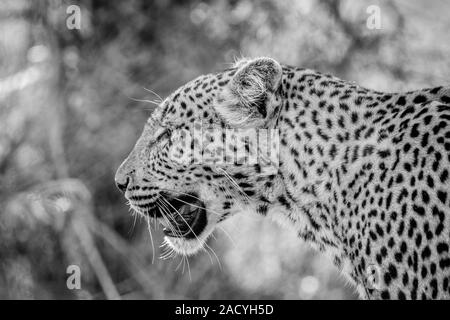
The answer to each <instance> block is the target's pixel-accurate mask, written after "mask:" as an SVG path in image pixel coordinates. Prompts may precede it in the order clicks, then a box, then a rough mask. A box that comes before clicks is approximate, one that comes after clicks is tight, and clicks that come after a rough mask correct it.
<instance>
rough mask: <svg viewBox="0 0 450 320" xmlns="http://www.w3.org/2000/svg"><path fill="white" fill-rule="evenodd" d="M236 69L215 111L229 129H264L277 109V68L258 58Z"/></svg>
mask: <svg viewBox="0 0 450 320" xmlns="http://www.w3.org/2000/svg"><path fill="white" fill-rule="evenodd" d="M237 68H238V70H237V71H236V73H235V74H234V76H233V78H232V79H231V80H230V81H229V83H228V84H227V85H226V86H225V87H224V89H223V90H222V92H221V93H220V94H219V96H218V99H217V101H216V104H215V108H216V110H217V112H218V113H219V114H220V115H221V116H222V117H223V118H224V120H225V122H227V123H229V124H230V125H232V126H233V127H246V128H261V127H266V126H267V125H268V123H270V120H271V119H272V118H274V117H275V115H276V114H278V112H277V111H278V110H279V109H278V108H280V107H281V106H280V104H281V96H280V93H279V90H278V89H279V87H280V85H281V77H282V73H283V71H282V68H281V65H280V64H279V63H278V62H277V61H275V60H274V59H271V58H265V57H262V58H256V59H252V60H244V61H242V62H239V63H238V65H237Z"/></svg>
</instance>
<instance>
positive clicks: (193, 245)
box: [164, 228, 213, 256]
mask: <svg viewBox="0 0 450 320" xmlns="http://www.w3.org/2000/svg"><path fill="white" fill-rule="evenodd" d="M212 232H213V229H212V228H211V229H209V228H205V230H203V232H202V233H200V234H197V236H196V237H195V238H191V239H189V238H183V237H172V236H167V235H166V236H165V237H164V242H165V244H166V245H168V246H169V247H170V248H171V249H172V250H173V251H174V252H175V253H177V254H179V255H184V256H190V255H194V254H196V253H197V252H199V251H200V250H202V249H203V247H204V245H205V243H206V241H207V239H208V237H209V236H210V235H211V234H212Z"/></svg>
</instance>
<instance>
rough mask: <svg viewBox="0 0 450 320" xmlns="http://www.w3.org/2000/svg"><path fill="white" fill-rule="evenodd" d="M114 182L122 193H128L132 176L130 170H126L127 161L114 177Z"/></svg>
mask: <svg viewBox="0 0 450 320" xmlns="http://www.w3.org/2000/svg"><path fill="white" fill-rule="evenodd" d="M114 182H115V183H116V186H117V188H118V189H119V190H120V191H122V192H125V191H127V188H128V186H129V185H130V183H131V176H130V173H129V170H127V168H126V163H125V161H124V163H122V164H121V166H120V167H119V169H117V172H116V175H115V177H114Z"/></svg>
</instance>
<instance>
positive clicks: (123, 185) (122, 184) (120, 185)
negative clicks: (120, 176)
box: [115, 176, 131, 192]
mask: <svg viewBox="0 0 450 320" xmlns="http://www.w3.org/2000/svg"><path fill="white" fill-rule="evenodd" d="M130 180H131V179H130V177H128V176H126V178H125V180H123V181H119V180H117V178H116V180H115V182H116V186H117V188H118V189H119V190H120V191H122V192H125V191H127V188H128V185H129V184H130Z"/></svg>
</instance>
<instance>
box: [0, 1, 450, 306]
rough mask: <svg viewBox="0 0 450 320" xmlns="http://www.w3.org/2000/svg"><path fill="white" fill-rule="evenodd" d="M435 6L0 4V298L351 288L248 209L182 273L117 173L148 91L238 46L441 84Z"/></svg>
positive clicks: (391, 87) (387, 84) (226, 61)
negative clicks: (77, 275) (75, 282)
mask: <svg viewBox="0 0 450 320" xmlns="http://www.w3.org/2000/svg"><path fill="white" fill-rule="evenodd" d="M448 12H450V2H448V1H445V0H431V1H420V0H401V1H400V0H398V1H387V0H386V1H376V0H370V1H361V0H353V1H325V0H322V1H321V0H297V1H293V0H291V1H276V2H275V1H266V0H263V1H257V0H254V1H251V0H243V1H234V0H224V1H219V0H217V1H197V0H196V1H190V2H187V1H181V0H154V1H148V0H130V1H107V0H78V1H77V0H71V1H62V0H52V1H50V0H48V1H45V0H37V1H31V0H29V1H27V0H1V1H0V298H1V299H105V298H112V299H114V298H121V299H243V298H248V299H258V298H264V299H355V298H356V297H357V296H356V295H355V293H354V290H353V289H352V288H350V287H349V286H348V285H347V284H346V283H345V281H344V280H343V279H342V278H341V277H340V276H339V275H338V273H337V272H336V271H335V270H334V267H333V266H332V265H331V263H330V262H329V261H328V259H327V258H326V257H323V256H322V255H321V254H318V253H314V252H312V251H311V250H310V249H309V248H308V246H307V245H305V244H303V243H302V242H301V241H300V240H298V239H297V238H296V237H295V234H294V233H293V232H290V231H288V230H283V229H280V227H278V226H277V225H275V224H274V223H272V222H270V221H266V220H264V219H262V218H260V217H258V216H256V215H251V214H242V215H240V216H238V217H234V218H233V219H232V220H230V221H228V222H227V225H224V226H223V227H224V229H225V230H226V232H223V231H220V230H218V232H217V233H216V235H215V237H214V238H211V240H210V242H209V246H210V247H211V248H212V250H214V253H215V254H213V253H211V252H209V253H206V252H203V253H201V254H198V255H196V256H194V257H190V258H189V267H190V268H189V270H188V267H187V264H186V263H184V264H183V263H180V262H181V259H180V258H175V259H173V260H161V259H158V257H159V256H160V255H161V250H160V248H159V245H160V243H161V241H162V232H161V230H153V231H152V233H153V240H154V249H152V245H151V241H150V236H149V232H148V230H147V225H146V222H145V221H143V220H141V219H139V218H137V219H136V217H134V216H133V215H132V214H131V212H129V210H128V208H127V206H126V205H125V201H124V198H123V197H122V195H121V194H120V193H119V192H118V190H117V189H116V188H115V186H114V173H115V170H116V168H117V167H118V166H119V164H120V163H121V161H122V160H123V159H124V158H125V157H126V155H127V154H128V152H129V151H130V150H131V149H132V147H133V145H134V143H135V141H136V139H137V137H138V136H139V135H140V132H141V130H142V128H143V125H144V123H145V121H146V118H147V117H148V116H149V114H150V113H151V111H152V109H153V105H152V104H150V103H146V102H142V101H138V100H154V99H155V96H154V95H152V94H151V93H150V92H149V91H147V90H145V88H148V89H151V90H153V91H155V92H156V93H158V94H159V95H161V96H162V97H165V96H167V95H168V94H169V93H170V92H171V91H173V90H174V89H176V88H177V87H178V86H180V85H182V84H184V83H185V82H187V81H189V80H191V79H192V78H194V77H196V76H198V75H200V74H203V73H209V72H213V71H219V70H221V69H223V68H226V67H228V66H229V65H230V63H232V62H233V61H234V60H235V59H236V58H239V57H242V56H263V55H267V56H271V57H273V58H275V59H277V60H278V61H280V62H282V63H286V64H291V65H297V66H302V67H309V68H314V69H317V70H319V71H322V72H327V73H333V74H335V75H337V76H339V77H342V78H344V79H346V80H350V81H355V82H357V83H359V84H361V85H363V86H366V87H369V88H372V89H377V90H385V91H398V90H410V89H416V88H420V87H431V86H437V85H442V84H448V82H449V81H448V79H449V72H450V59H449V54H450V41H449V40H450V39H449V31H450V20H449V19H448ZM77 18H79V19H78V20H77ZM236 219H240V220H239V222H238V223H235V222H236ZM154 255H155V256H156V259H155V261H154V262H153V263H152V260H153V256H154ZM215 255H217V258H216V256H215ZM71 265H75V266H77V267H79V270H80V272H81V289H75V290H70V289H69V288H68V286H67V282H66V280H67V279H68V277H69V276H70V275H71V271H70V270H71V269H70V268H69V270H68V267H69V266H71Z"/></svg>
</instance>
